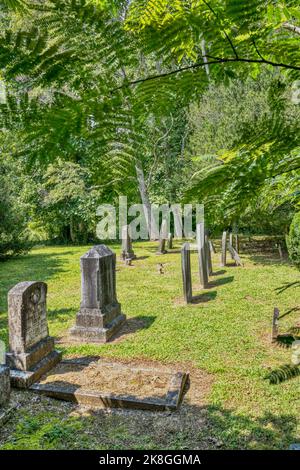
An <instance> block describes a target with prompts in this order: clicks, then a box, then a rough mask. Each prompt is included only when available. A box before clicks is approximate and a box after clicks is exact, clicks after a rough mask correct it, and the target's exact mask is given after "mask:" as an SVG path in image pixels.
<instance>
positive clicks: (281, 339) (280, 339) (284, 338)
mask: <svg viewBox="0 0 300 470" xmlns="http://www.w3.org/2000/svg"><path fill="white" fill-rule="evenodd" d="M296 339H298V338H296V337H295V336H293V335H292V334H289V333H287V334H282V335H278V336H277V338H276V341H275V344H276V346H279V347H281V348H284V349H289V348H291V347H292V343H293V342H294V341H296Z"/></svg>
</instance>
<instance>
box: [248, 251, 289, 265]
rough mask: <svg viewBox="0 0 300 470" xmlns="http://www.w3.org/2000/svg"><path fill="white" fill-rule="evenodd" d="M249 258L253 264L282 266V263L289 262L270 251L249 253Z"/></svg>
mask: <svg viewBox="0 0 300 470" xmlns="http://www.w3.org/2000/svg"><path fill="white" fill-rule="evenodd" d="M249 259H250V260H251V261H252V262H253V264H254V265H257V264H261V265H263V266H270V265H273V266H278V267H280V266H282V265H283V264H290V262H289V260H288V259H280V258H278V257H276V255H274V254H272V253H255V254H250V255H249Z"/></svg>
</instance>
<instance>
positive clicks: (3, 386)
mask: <svg viewBox="0 0 300 470" xmlns="http://www.w3.org/2000/svg"><path fill="white" fill-rule="evenodd" d="M9 397H10V377H9V367H7V366H5V365H1V364H0V407H1V406H3V405H5V404H6V403H7V402H8V401H9Z"/></svg>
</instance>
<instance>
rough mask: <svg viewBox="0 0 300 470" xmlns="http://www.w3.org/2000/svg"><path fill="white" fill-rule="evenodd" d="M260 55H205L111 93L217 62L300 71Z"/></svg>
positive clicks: (129, 83) (140, 79)
mask: <svg viewBox="0 0 300 470" xmlns="http://www.w3.org/2000/svg"><path fill="white" fill-rule="evenodd" d="M260 57H261V58H260V59H251V58H250V59H248V58H242V57H228V58H222V57H213V56H209V55H206V56H205V57H203V59H204V61H203V62H196V63H195V64H192V65H187V66H185V67H180V68H178V69H176V70H171V71H170V72H164V73H160V74H156V75H150V76H149V77H145V78H139V79H137V80H132V81H130V82H126V83H123V84H122V85H120V86H119V87H117V88H114V89H113V90H111V93H114V92H115V91H117V90H121V89H122V88H126V87H130V86H135V85H138V84H139V83H144V82H148V81H151V80H158V79H160V78H165V77H170V76H171V75H176V74H178V73H181V72H186V71H187V70H194V69H197V68H200V67H207V66H209V65H216V64H226V63H247V64H262V65H271V66H272V67H279V68H283V69H287V70H299V71H300V65H292V64H285V63H284V62H274V61H272V60H268V59H264V58H263V57H262V56H260ZM205 59H206V61H205ZM207 59H209V60H207Z"/></svg>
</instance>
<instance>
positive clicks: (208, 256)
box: [205, 234, 213, 276]
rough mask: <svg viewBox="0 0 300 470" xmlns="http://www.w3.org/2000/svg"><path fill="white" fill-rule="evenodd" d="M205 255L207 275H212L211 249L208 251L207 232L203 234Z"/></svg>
mask: <svg viewBox="0 0 300 470" xmlns="http://www.w3.org/2000/svg"><path fill="white" fill-rule="evenodd" d="M205 257H206V270H207V275H208V276H212V274H213V269H212V260H211V251H210V247H209V236H208V234H205Z"/></svg>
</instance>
